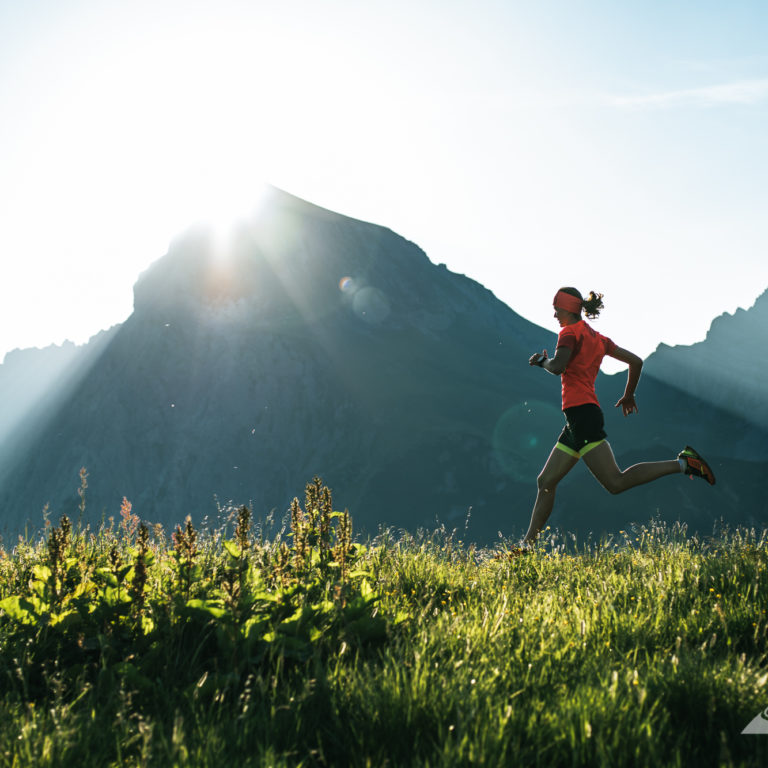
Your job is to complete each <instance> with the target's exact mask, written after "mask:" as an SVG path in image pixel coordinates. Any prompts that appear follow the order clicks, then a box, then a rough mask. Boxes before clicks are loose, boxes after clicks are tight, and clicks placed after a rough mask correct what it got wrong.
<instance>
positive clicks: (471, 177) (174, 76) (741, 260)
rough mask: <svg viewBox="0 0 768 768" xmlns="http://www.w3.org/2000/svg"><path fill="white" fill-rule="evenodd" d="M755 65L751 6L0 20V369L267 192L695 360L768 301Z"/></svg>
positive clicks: (465, 5)
mask: <svg viewBox="0 0 768 768" xmlns="http://www.w3.org/2000/svg"><path fill="white" fill-rule="evenodd" d="M767 41H768V4H766V3H765V2H762V0H752V1H751V2H742V1H740V0H729V1H728V2H726V1H725V0H722V1H721V2H709V1H708V0H679V1H678V2H673V3H671V2H669V1H668V0H637V1H635V0H625V1H623V2H615V0H537V2H535V3H533V2H530V0H505V1H503V2H502V1H496V0H475V1H474V2H471V3H470V2H468V0H463V1H456V0H434V1H433V0H387V2H380V1H379V0H368V1H367V2H365V3H362V2H359V0H354V1H353V0H349V1H347V0H279V1H275V2H273V1H272V0H250V1H249V2H245V1H242V2H240V1H237V0H215V2H202V1H200V0H184V1H183V2H182V1H181V0H179V1H176V0H151V2H148V1H147V0H132V2H131V3H125V2H116V1H113V0H25V2H18V1H17V0H0V116H2V117H1V118H0V274H2V277H3V279H2V281H0V359H2V357H3V356H4V355H5V354H6V353H7V352H8V351H10V350H12V349H14V348H25V347H31V346H40V347H42V346H47V345H49V344H51V343H56V344H60V343H62V342H63V341H64V340H65V339H69V340H72V341H74V342H76V343H84V342H85V341H87V340H88V338H90V337H91V336H93V335H94V334H96V333H97V332H98V331H99V330H101V329H103V328H108V327H110V326H111V325H113V324H115V323H119V322H122V321H123V320H125V319H126V318H127V317H128V316H129V315H130V313H131V311H132V300H133V293H132V291H133V285H134V283H135V282H136V279H137V277H138V276H139V274H140V273H141V272H142V271H143V270H144V269H146V268H147V267H148V266H149V265H150V264H151V263H152V262H153V261H155V260H157V259H158V258H160V257H162V255H163V254H164V253H165V252H166V250H167V247H168V244H169V241H170V240H171V239H172V238H173V237H174V236H175V235H177V234H179V233H180V232H182V231H183V230H185V229H186V228H187V227H188V226H190V225H191V224H194V223H196V222H199V221H201V220H205V221H211V222H219V223H223V222H226V221H227V220H230V219H232V218H236V217H238V216H242V215H245V214H246V213H248V212H249V211H252V210H253V209H254V207H255V206H256V205H257V203H258V197H259V194H260V190H261V189H262V188H263V184H264V183H269V184H272V185H274V186H277V187H280V188H281V189H284V190H286V191H288V192H290V193H292V194H294V195H297V196H299V197H302V198H304V199H306V200H309V201H310V202H313V203H315V204H317V205H321V206H323V207H325V208H329V209H331V210H334V211H337V212H339V213H343V214H345V215H348V216H353V217H355V218H359V219H363V220H365V221H370V222H374V223H376V224H381V225H384V226H386V227H389V228H390V229H392V230H394V231H395V232H397V233H398V234H400V235H402V236H404V237H405V238H407V239H408V240H411V241H413V242H415V243H416V244H418V245H419V246H420V247H421V248H422V249H423V250H424V251H425V252H426V253H427V255H428V256H429V258H430V259H431V260H432V261H433V262H434V263H436V264H437V263H444V264H446V265H447V266H448V268H449V269H451V270H452V271H454V272H458V273H462V274H465V275H467V276H469V277H471V278H473V279H475V280H477V281H479V282H481V283H482V284H483V285H485V286H486V287H487V288H489V289H490V290H491V291H493V293H494V294H495V295H496V296H497V297H498V298H499V299H501V300H502V301H504V302H505V303H506V304H508V305H509V306H510V307H512V309H514V310H515V311H516V312H518V313H519V314H521V315H523V316H524V317H526V318H528V319H529V320H531V321H533V322H535V323H538V324H539V325H542V326H544V327H547V328H549V329H551V330H553V331H555V330H557V324H556V322H555V321H554V318H553V317H552V307H551V302H552V297H553V295H554V293H555V291H556V289H557V288H558V287H560V286H562V285H573V286H576V287H577V288H579V289H580V290H581V291H582V292H584V293H586V292H588V291H590V290H595V291H599V292H601V293H603V294H604V295H605V298H604V301H605V306H606V308H605V310H604V312H603V314H602V316H601V318H600V319H599V320H598V321H597V322H596V323H595V326H596V327H597V328H599V330H601V331H602V332H603V333H605V334H606V335H608V336H610V337H611V338H613V339H614V341H616V342H617V343H618V344H619V345H620V346H622V347H625V348H627V349H630V350H632V351H634V352H636V353H637V354H640V355H642V356H647V355H648V354H650V353H651V352H652V351H653V350H654V349H655V348H656V346H657V345H658V344H659V343H661V342H664V343H666V344H691V343H693V342H696V341H699V340H701V339H703V338H704V336H705V334H706V332H707V329H708V328H709V325H710V323H711V321H712V319H713V318H715V317H717V316H718V315H720V314H722V313H724V312H730V313H732V312H734V311H735V310H736V309H737V308H738V307H743V308H748V307H749V306H751V305H752V304H753V303H754V301H755V299H756V298H757V297H758V296H759V295H760V294H761V293H762V292H763V291H764V290H765V289H766V288H768V258H766V256H768V216H766V210H767V209H768V185H766V183H765V180H766V179H768V141H766V137H767V136H768V42H767ZM531 351H532V352H533V351H535V350H531ZM748 352H749V351H748V350H744V351H743V352H741V351H740V352H739V355H740V356H741V355H742V354H748ZM606 369H607V370H608V371H609V372H611V371H612V370H613V369H611V367H610V365H608V366H606ZM617 369H618V368H617Z"/></svg>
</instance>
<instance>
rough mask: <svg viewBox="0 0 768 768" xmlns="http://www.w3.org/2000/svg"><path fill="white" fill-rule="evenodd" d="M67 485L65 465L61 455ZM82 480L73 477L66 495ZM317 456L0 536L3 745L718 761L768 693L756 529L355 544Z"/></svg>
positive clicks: (304, 758) (435, 762)
mask: <svg viewBox="0 0 768 768" xmlns="http://www.w3.org/2000/svg"><path fill="white" fill-rule="evenodd" d="M83 483H84V485H83V488H82V491H83V492H84V489H85V477H84V476H83ZM82 503H83V504H84V495H83V502H82ZM351 526H352V521H351V519H350V516H349V514H348V513H346V512H344V513H339V512H337V511H334V509H333V501H332V498H331V494H330V491H329V490H328V489H327V488H326V487H325V486H324V485H323V484H322V481H320V480H319V479H317V478H316V479H315V480H314V481H313V482H311V483H309V484H308V485H307V488H306V493H305V498H304V502H303V504H300V503H299V502H298V501H295V502H294V504H293V506H292V509H291V516H290V524H289V525H288V524H287V525H286V527H285V529H284V530H283V531H281V532H280V533H278V534H276V535H273V536H272V537H271V538H267V537H266V536H265V535H264V532H263V531H262V530H261V528H260V527H259V525H257V524H255V523H254V521H253V520H252V519H251V514H250V511H249V510H248V509H247V508H246V507H241V508H232V509H228V510H222V511H221V514H220V519H219V521H218V522H217V527H210V526H209V527H205V528H201V529H200V530H197V529H196V528H195V525H194V523H193V521H191V520H189V519H187V521H185V522H184V523H182V524H180V525H179V526H177V527H176V529H175V530H174V531H172V532H167V531H164V530H162V528H160V527H159V526H155V527H153V526H151V525H149V524H145V523H143V522H142V521H141V520H140V519H139V517H138V516H137V515H136V514H134V513H133V511H132V508H131V505H130V503H129V502H128V501H127V500H124V502H123V506H122V509H121V511H120V515H119V517H118V519H117V520H116V521H108V522H107V523H106V524H105V525H102V526H101V527H100V528H99V529H98V530H91V529H90V528H89V527H87V526H85V527H80V526H78V525H74V526H73V525H72V523H71V522H70V521H69V520H68V519H67V518H66V517H62V518H61V519H60V520H59V521H58V522H57V523H55V524H52V523H50V522H49V523H48V524H47V525H46V527H45V529H44V531H43V534H42V535H41V536H39V537H36V538H34V539H30V540H24V539H20V540H19V541H18V542H16V543H15V544H14V545H13V546H11V543H10V542H5V546H4V548H3V549H2V550H1V551H0V766H35V767H36V768H39V767H40V766H72V765H77V766H79V767H82V768H86V766H211V767H213V766H216V767H217V768H218V767H220V766H393V767H398V766H464V765H467V766H469V765H485V766H516V765H521V766H528V765H530V766H547V768H551V767H552V766H612V767H613V766H697V767H698V766H729V765H734V766H735V765H750V766H751V765H754V766H757V765H765V764H768V736H747V735H742V734H741V731H742V729H743V728H744V727H745V726H746V725H747V723H749V722H750V721H751V720H752V719H753V718H754V717H755V716H756V715H757V714H758V713H759V712H761V711H762V710H764V709H765V708H766V707H767V706H768V688H767V687H766V681H768V658H767V657H766V650H767V649H768V645H767V640H768V614H767V613H766V611H767V610H768V534H765V533H763V532H759V531H754V530H743V529H738V530H732V531H722V532H719V533H717V534H716V535H713V536H711V537H706V538H701V537H696V536H690V535H688V534H687V533H686V531H685V529H684V528H682V527H680V526H666V525H664V524H661V523H659V522H653V521H652V522H650V523H649V524H647V525H645V526H640V527H637V528H635V529H632V530H628V531H626V532H622V533H621V534H619V535H617V536H616V537H614V538H612V539H607V540H602V541H600V542H592V543H587V544H579V543H578V542H574V541H572V540H570V539H568V538H567V537H564V536H562V535H561V534H559V533H557V532H554V531H551V530H547V531H546V532H545V535H544V536H543V537H542V540H541V541H540V543H539V545H538V546H537V548H536V549H535V551H534V552H533V553H532V554H526V555H522V556H515V555H512V554H511V553H510V551H509V542H499V544H498V545H496V546H495V547H493V548H488V549H482V550H480V549H476V548H474V547H472V546H467V545H465V544H463V543H462V542H460V541H458V540H457V538H456V536H455V535H452V534H449V533H448V532H446V531H444V530H443V531H436V532H432V533H419V534H416V535H411V534H407V533H403V532H399V533H398V534H395V533H393V532H390V531H384V532H382V533H381V534H380V535H379V536H378V537H376V538H375V539H373V540H371V541H368V542H366V543H365V544H361V543H359V542H356V541H355V540H354V536H353V533H352V530H351Z"/></svg>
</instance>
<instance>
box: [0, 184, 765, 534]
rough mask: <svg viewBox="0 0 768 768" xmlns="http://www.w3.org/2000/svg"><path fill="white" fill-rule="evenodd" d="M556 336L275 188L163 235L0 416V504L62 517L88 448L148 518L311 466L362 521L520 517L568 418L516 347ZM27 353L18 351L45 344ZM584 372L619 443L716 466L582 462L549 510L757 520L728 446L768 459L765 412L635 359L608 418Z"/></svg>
mask: <svg viewBox="0 0 768 768" xmlns="http://www.w3.org/2000/svg"><path fill="white" fill-rule="evenodd" d="M554 338H555V335H554V333H553V332H552V331H548V330H544V329H542V328H539V327H538V326H535V325H533V324H532V323H530V322H528V321H527V320H525V319H524V318H522V317H520V316H519V315H517V314H516V313H515V312H514V311H513V310H512V309H510V308H509V307H507V306H506V305H505V304H503V303H502V302H500V301H499V300H498V299H496V298H495V297H494V296H493V294H492V293H491V292H490V291H488V290H486V289H485V288H483V287H482V286H481V285H479V284H478V283H476V282H474V281H473V280H470V279H468V278H466V277H464V276H462V275H456V274H453V273H451V272H450V271H449V270H447V269H446V268H445V267H444V266H442V265H440V266H436V265H435V264H433V263H432V262H430V260H429V259H428V258H427V256H426V255H425V254H424V253H423V251H421V250H420V249H419V248H418V247H417V246H416V245H414V244H413V243H410V242H408V241H407V240H405V239H403V238H402V237H400V236H398V235H396V234H395V233H393V232H391V231H390V230H388V229H386V228H384V227H380V226H376V225H373V224H368V223H364V222H361V221H357V220H354V219H350V218H347V217H345V216H341V215H339V214H336V213H332V212H330V211H327V210H324V209H322V208H319V207H317V206H314V205H311V204H309V203H307V202H304V201H302V200H299V199H297V198H295V197H292V196H291V195H288V194H286V193H284V192H281V191H279V190H273V191H272V192H271V193H270V194H269V195H268V197H267V199H265V201H264V202H263V204H262V205H261V206H260V208H259V210H258V212H256V213H255V214H254V215H253V217H252V218H251V219H249V220H248V221H246V222H243V223H242V224H241V225H240V226H239V227H238V228H237V230H236V231H235V232H234V233H233V235H232V237H231V238H230V239H229V240H228V241H227V242H223V241H219V240H217V239H216V238H215V237H214V236H213V235H212V234H211V233H209V232H206V231H203V230H191V231H189V232H187V233H186V234H185V235H184V236H182V237H180V238H179V239H178V240H177V241H176V242H174V243H173V244H172V246H171V247H170V249H169V251H168V253H167V254H166V255H165V256H164V257H163V258H161V259H159V260H158V261H157V262H155V263H154V264H153V265H152V266H151V267H150V268H149V269H148V270H147V271H146V272H145V273H144V274H142V275H141V277H140V278H139V280H138V282H137V283H136V286H135V289H134V312H133V314H132V315H131V316H130V317H129V318H128V319H127V320H126V321H125V322H124V323H123V324H122V325H121V326H119V327H117V328H115V329H113V330H112V331H111V332H110V333H108V334H104V335H102V336H100V337H97V338H96V339H94V340H93V341H91V342H90V343H89V344H88V345H87V347H85V348H84V349H83V350H82V352H79V353H77V354H78V355H81V357H80V360H81V361H82V363H81V364H80V363H78V364H77V365H76V366H75V371H74V372H72V373H70V374H68V376H67V379H68V381H67V386H59V385H58V384H55V385H54V386H53V388H52V389H51V390H50V392H51V394H48V395H45V396H40V395H36V397H35V402H36V403H37V406H36V407H35V408H34V409H33V412H32V413H30V415H29V416H25V417H24V418H23V419H22V420H21V422H20V425H18V424H17V426H16V427H14V428H12V429H10V430H7V431H6V433H5V439H4V440H3V442H2V444H1V445H0V516H1V525H2V527H3V528H4V529H5V531H6V532H7V533H14V532H15V531H18V530H19V529H21V528H23V527H24V525H25V523H27V521H29V524H30V525H31V526H32V527H35V526H38V525H39V523H40V521H41V517H40V514H41V509H42V508H43V506H44V505H45V504H46V503H49V504H50V511H51V515H52V516H53V517H54V518H56V517H57V516H58V515H59V514H61V513H62V512H67V513H68V514H70V515H73V516H74V517H77V501H78V499H77V495H76V489H77V486H78V482H79V481H78V470H79V469H80V467H82V466H85V467H86V468H87V470H88V472H89V479H88V482H89V487H88V491H87V509H86V517H87V518H88V519H89V520H90V521H94V522H95V521H98V520H100V519H101V518H102V517H103V516H105V517H109V516H118V510H119V506H120V500H121V498H122V497H123V496H126V497H128V499H130V500H131V502H132V503H133V505H134V511H135V512H136V513H137V514H139V515H140V516H141V517H142V518H144V519H146V520H149V521H152V522H162V523H164V524H166V525H169V524H171V525H172V524H175V523H177V522H180V521H181V520H183V518H184V516H185V515H186V514H191V515H192V516H193V519H195V520H196V521H198V522H200V521H202V520H203V519H204V518H206V517H207V518H209V520H210V524H212V525H213V524H218V522H219V519H218V518H220V517H221V516H225V515H226V514H227V509H226V507H227V505H228V504H230V503H231V504H241V503H248V504H251V505H252V507H253V508H254V512H255V514H256V515H257V517H261V518H264V517H265V516H266V515H267V514H268V513H269V512H270V511H271V510H275V512H276V516H277V518H278V519H280V518H281V517H282V516H283V515H284V513H285V510H286V509H287V506H288V504H289V502H290V499H291V498H292V497H293V496H294V495H301V493H302V490H303V486H304V483H305V482H306V481H307V480H309V479H310V478H311V477H312V476H313V475H314V474H319V475H321V476H322V477H323V478H324V479H325V481H326V482H327V483H328V484H329V485H330V486H331V487H332V489H333V491H334V498H335V501H336V505H337V506H339V507H345V506H346V507H349V509H350V510H351V511H352V513H353V518H354V520H355V523H356V525H357V526H358V528H361V527H362V528H363V529H365V530H366V531H368V532H374V533H375V532H376V530H377V528H378V526H380V525H386V526H398V527H406V528H408V529H410V530H415V529H416V528H417V527H421V526H423V527H430V528H431V527H434V526H435V525H436V524H438V523H445V524H446V525H448V526H449V527H454V526H457V527H459V528H461V529H462V536H463V537H465V538H469V539H474V540H477V541H481V542H488V541H490V540H492V539H493V538H495V536H496V532H497V531H499V530H500V531H502V532H503V533H505V534H509V533H512V532H513V531H515V532H517V533H520V532H521V530H524V529H525V527H526V526H527V523H528V519H529V515H530V507H531V505H532V503H533V499H534V496H535V478H536V474H537V472H538V470H539V469H540V467H541V465H542V464H543V462H544V461H545V459H546V457H547V455H548V453H549V451H550V449H551V446H552V444H553V442H554V440H555V439H556V437H557V435H558V433H559V430H560V429H561V427H562V414H561V413H560V412H559V380H558V379H556V378H555V377H552V376H547V375H546V374H542V372H541V371H539V370H538V369H533V368H531V367H529V366H528V365H527V360H528V357H529V356H530V354H531V352H532V351H534V350H536V349H541V348H542V347H547V348H551V347H552V343H553V341H554ZM70 351H71V350H70ZM24 355H27V356H28V357H27V358H24V359H25V360H26V361H27V363H26V364H27V369H26V370H27V371H31V370H33V366H32V365H31V363H29V361H31V360H33V359H42V358H43V357H44V356H46V355H47V356H49V357H50V356H51V355H52V353H51V351H50V350H48V351H45V350H43V351H29V352H25V353H24ZM75 357H77V356H75ZM74 359H75V358H74V357H73V360H74ZM21 361H22V355H13V356H8V357H7V358H6V361H5V363H4V364H3V365H2V366H0V398H2V399H3V402H6V403H8V407H9V408H10V409H11V410H14V411H15V409H16V407H17V406H16V403H17V402H19V401H18V393H19V391H20V389H19V385H18V382H19V380H20V379H23V378H24V376H29V375H30V374H28V373H27V374H22V368H21ZM61 367H62V368H63V367H64V364H63V363H61ZM49 378H53V379H54V380H55V381H56V382H58V375H56V376H53V377H49ZM10 381H14V382H16V384H14V387H15V389H13V391H14V392H16V395H14V396H12V395H11V390H12V388H11V387H10V386H9V385H8V382H10ZM598 386H599V390H598V391H599V394H600V396H601V399H602V400H603V402H604V404H605V405H606V411H607V412H608V417H607V418H608V422H609V427H608V428H609V431H610V432H611V441H612V444H613V445H614V448H615V450H616V452H617V456H618V457H619V460H620V461H621V462H623V459H624V457H634V455H635V454H637V455H638V456H641V457H643V458H669V457H670V456H673V455H674V454H675V453H676V452H677V451H678V450H679V449H680V448H681V447H682V445H683V444H684V443H685V442H690V443H691V444H693V445H695V446H696V447H698V448H699V449H700V450H702V451H707V453H708V456H709V457H710V458H713V457H714V458H715V459H716V461H717V468H718V472H720V474H721V478H720V482H719V484H718V486H717V487H716V488H715V489H710V488H709V487H708V486H706V485H705V484H704V483H701V482H699V483H691V482H689V481H687V480H686V479H684V478H669V479H668V480H667V479H665V480H664V481H661V482H659V483H657V484H654V485H653V486H648V487H647V488H646V489H644V490H642V491H641V490H640V489H636V490H635V491H630V492H629V493H627V494H625V495H624V496H622V497H621V500H620V501H617V500H616V499H615V498H613V497H611V496H610V495H609V494H607V493H605V492H604V491H602V489H600V488H599V487H598V486H597V485H596V483H595V481H594V480H592V479H591V478H590V477H589V476H588V473H586V472H585V471H584V470H583V469H582V468H579V469H578V470H577V471H575V472H574V473H572V477H569V478H568V479H567V480H566V481H565V484H564V486H563V487H564V489H565V487H566V485H568V484H570V485H571V486H572V490H571V491H567V492H566V491H565V490H564V491H563V493H562V494H559V496H558V506H557V508H556V512H555V515H554V516H553V518H552V523H553V524H554V525H558V524H567V525H568V526H569V527H571V528H575V529H578V530H579V531H581V532H585V531H587V530H595V531H598V530H612V529H615V528H617V527H621V526H624V525H626V524H627V522H628V521H630V520H632V519H637V520H641V521H646V520H647V519H648V518H649V517H650V516H651V515H653V514H655V513H656V512H657V511H660V512H661V513H662V514H664V515H665V516H668V517H669V518H671V519H674V518H677V517H678V515H682V517H683V519H687V520H690V521H692V522H693V523H694V524H696V525H699V524H701V525H703V526H704V527H709V526H710V523H711V520H713V519H715V518H716V517H719V516H720V515H724V516H725V517H727V518H728V519H729V520H732V521H738V522H750V521H752V522H754V521H756V520H757V521H759V520H761V519H766V518H768V515H766V504H765V501H764V500H763V494H762V493H761V492H758V490H756V489H755V488H754V487H753V486H754V483H750V482H746V483H745V482H743V479H744V477H745V476H749V468H750V467H751V465H749V464H747V463H745V462H746V461H748V460H752V461H755V460H759V461H762V462H765V461H766V460H768V456H766V453H765V449H764V446H765V445H766V444H768V441H767V440H766V437H767V435H766V432H765V431H764V430H762V429H760V428H759V427H757V426H755V425H754V424H751V423H749V422H748V421H746V420H743V419H739V418H735V417H733V415H732V414H730V413H728V412H725V411H723V410H721V409H718V408H717V407H715V406H710V405H705V404H704V403H703V402H702V401H701V400H698V399H697V398H695V397H693V398H692V397H690V396H688V395H684V394H683V393H681V392H680V391H679V390H677V389H675V388H674V387H670V386H669V385H666V384H664V383H663V382H660V381H657V380H654V379H652V378H648V379H647V381H644V382H643V383H642V384H641V394H640V398H641V409H642V418H641V417H637V418H635V417H633V418H632V419H626V420H624V419H621V418H620V417H617V416H616V414H615V413H614V412H613V409H612V408H611V407H610V405H611V404H612V402H615V399H618V397H619V395H620V391H621V390H622V389H623V386H624V378H623V376H614V377H602V376H601V377H600V380H599V385H598ZM22 389H23V387H22ZM703 413H706V419H703V418H702V414H703ZM33 416H35V418H33ZM614 436H615V437H614ZM755 446H757V447H759V448H760V450H762V454H760V455H759V456H758V453H756V452H755V450H754V449H755ZM761 467H762V470H761V471H763V472H764V471H765V467H764V465H761ZM721 469H722V471H721ZM735 478H738V483H737V482H735V480H734V481H733V482H732V479H735ZM582 486H583V488H582ZM470 510H471V512H470ZM465 524H467V526H468V527H467V529H466V531H464V526H465Z"/></svg>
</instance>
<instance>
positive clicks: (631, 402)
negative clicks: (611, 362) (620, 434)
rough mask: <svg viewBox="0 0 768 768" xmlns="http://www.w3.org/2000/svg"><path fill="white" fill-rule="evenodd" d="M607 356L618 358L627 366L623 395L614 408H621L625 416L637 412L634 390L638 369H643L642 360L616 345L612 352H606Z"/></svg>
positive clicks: (637, 379) (638, 377)
mask: <svg viewBox="0 0 768 768" xmlns="http://www.w3.org/2000/svg"><path fill="white" fill-rule="evenodd" d="M608 357H612V358H614V359H615V360H620V361H621V362H622V363H626V364H627V365H628V366H629V371H628V372H627V386H626V387H625V388H624V395H623V396H622V397H621V399H620V400H619V402H618V403H616V408H619V407H620V408H621V410H622V412H623V413H624V415H625V416H629V415H630V414H631V413H637V411H638V408H637V403H636V402H635V390H636V389H637V383H638V381H640V371H642V369H643V360H642V358H640V357H638V356H637V355H636V354H635V353H634V352H630V351H629V350H628V349H622V348H621V347H616V349H614V350H613V352H610V353H609V354H608Z"/></svg>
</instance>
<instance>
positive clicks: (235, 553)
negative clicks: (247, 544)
mask: <svg viewBox="0 0 768 768" xmlns="http://www.w3.org/2000/svg"><path fill="white" fill-rule="evenodd" d="M221 543H222V545H223V547H224V549H226V550H227V552H228V553H229V556H230V557H232V558H233V559H235V560H239V559H240V555H241V554H242V552H241V551H240V547H238V546H237V544H236V543H235V542H234V541H232V540H231V539H225V540H224V541H222V542H221Z"/></svg>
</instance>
